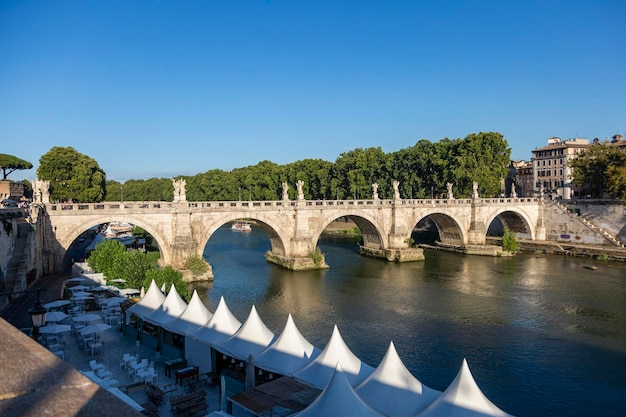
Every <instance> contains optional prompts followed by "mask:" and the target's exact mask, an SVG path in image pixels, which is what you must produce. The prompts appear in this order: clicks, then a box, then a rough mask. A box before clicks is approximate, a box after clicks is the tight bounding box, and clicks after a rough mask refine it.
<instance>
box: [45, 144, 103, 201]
mask: <svg viewBox="0 0 626 417" xmlns="http://www.w3.org/2000/svg"><path fill="white" fill-rule="evenodd" d="M37 177H38V178H39V179H42V180H48V181H50V198H51V200H52V201H78V202H83V203H92V202H97V201H102V200H103V199H104V195H105V185H106V174H105V173H104V171H103V170H102V169H100V167H99V166H98V163H97V162H96V161H95V160H94V159H93V158H90V157H89V156H87V155H84V154H82V153H80V152H78V151H76V150H75V149H74V148H72V147H60V146H55V147H53V148H52V149H51V150H49V151H48V152H47V153H45V154H44V155H42V157H41V158H40V159H39V168H37Z"/></svg>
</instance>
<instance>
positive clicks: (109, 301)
mask: <svg viewBox="0 0 626 417" xmlns="http://www.w3.org/2000/svg"><path fill="white" fill-rule="evenodd" d="M126 300H127V298H126V297H111V298H107V299H106V300H102V302H101V304H103V305H108V306H112V305H115V304H119V303H121V302H122V301H126Z"/></svg>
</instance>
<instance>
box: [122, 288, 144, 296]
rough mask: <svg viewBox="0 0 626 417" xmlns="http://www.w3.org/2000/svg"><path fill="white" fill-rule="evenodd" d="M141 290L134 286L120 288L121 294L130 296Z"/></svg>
mask: <svg viewBox="0 0 626 417" xmlns="http://www.w3.org/2000/svg"><path fill="white" fill-rule="evenodd" d="M140 292H141V291H139V290H136V289H134V288H124V289H123V290H120V294H122V295H125V296H129V295H133V294H139V293H140Z"/></svg>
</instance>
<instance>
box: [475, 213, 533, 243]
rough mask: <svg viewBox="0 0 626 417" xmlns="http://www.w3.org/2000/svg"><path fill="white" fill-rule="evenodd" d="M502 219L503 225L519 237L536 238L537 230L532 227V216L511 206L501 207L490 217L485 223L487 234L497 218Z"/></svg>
mask: <svg viewBox="0 0 626 417" xmlns="http://www.w3.org/2000/svg"><path fill="white" fill-rule="evenodd" d="M496 219H498V220H500V222H501V223H502V225H503V226H504V227H506V228H507V229H509V230H511V231H512V232H514V233H515V235H516V236H517V237H521V238H526V239H533V240H534V239H535V230H534V227H532V226H531V225H532V222H531V220H530V217H529V216H528V215H527V214H526V213H524V212H523V211H522V210H516V209H511V208H501V209H499V210H497V211H496V212H495V213H493V214H492V215H490V216H489V217H488V220H487V222H486V223H485V227H486V230H485V234H487V233H488V231H489V228H490V226H491V225H492V223H493V222H494V221H495V220H496Z"/></svg>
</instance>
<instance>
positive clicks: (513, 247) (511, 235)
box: [502, 227, 519, 252]
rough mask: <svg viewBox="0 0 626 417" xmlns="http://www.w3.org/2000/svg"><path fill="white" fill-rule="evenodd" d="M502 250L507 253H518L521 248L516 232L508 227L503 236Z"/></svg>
mask: <svg viewBox="0 0 626 417" xmlns="http://www.w3.org/2000/svg"><path fill="white" fill-rule="evenodd" d="M502 248H503V249H504V250H505V251H507V252H517V250H518V248H519V243H518V242H517V237H516V236H515V232H513V231H512V230H509V229H508V228H506V227H505V228H504V234H503V235H502Z"/></svg>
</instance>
